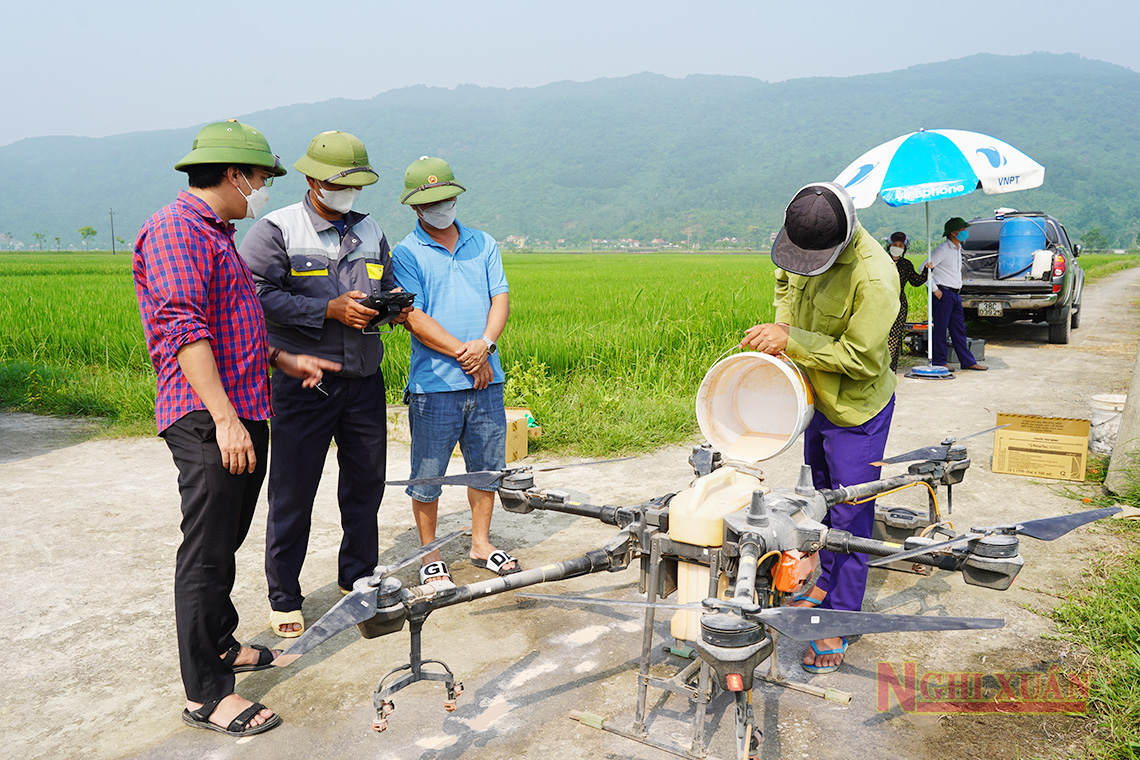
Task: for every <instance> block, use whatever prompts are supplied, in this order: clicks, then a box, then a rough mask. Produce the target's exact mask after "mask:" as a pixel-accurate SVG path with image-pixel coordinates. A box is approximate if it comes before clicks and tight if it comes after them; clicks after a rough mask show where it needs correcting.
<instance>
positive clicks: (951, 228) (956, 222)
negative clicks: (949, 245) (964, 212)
mask: <svg viewBox="0 0 1140 760" xmlns="http://www.w3.org/2000/svg"><path fill="white" fill-rule="evenodd" d="M969 226H970V224H969V222H967V221H966V220H965V219H963V218H962V217H960V216H952V217H950V218H949V219H947V220H946V224H945V225H943V227H942V237H950V236H951V235H952V234H954V233H955V232H961V231H962V230H964V229H966V228H967V227H969Z"/></svg>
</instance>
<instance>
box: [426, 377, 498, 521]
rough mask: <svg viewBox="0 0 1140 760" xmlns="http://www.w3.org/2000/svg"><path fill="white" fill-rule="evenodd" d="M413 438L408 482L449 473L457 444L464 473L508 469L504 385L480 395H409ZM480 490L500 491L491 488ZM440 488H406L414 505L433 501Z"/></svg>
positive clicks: (444, 393)
mask: <svg viewBox="0 0 1140 760" xmlns="http://www.w3.org/2000/svg"><path fill="white" fill-rule="evenodd" d="M408 425H409V427H410V428H411V433H412V474H411V478H409V479H411V480H415V479H418V478H437V477H439V476H441V475H444V474H446V473H447V463H448V462H449V461H451V452H452V451H454V450H455V444H456V443H458V444H459V449H460V451H462V452H463V463H464V464H465V465H466V466H467V472H478V471H480V470H501V469H503V468H504V467H506V466H507V461H506V460H507V412H506V409H505V408H504V406H503V384H502V383H495V384H493V385H488V386H487V387H486V388H484V389H483V390H480V391H477V390H474V389H471V390H463V391H444V392H440V393H412V394H410V396H409V398H408ZM480 490H483V491H495V490H498V489H497V488H496V487H494V486H492V487H490V488H482V489H480ZM442 492H443V488H442V487H441V486H425V485H418V486H408V487H407V489H406V493H407V494H408V496H411V497H412V498H413V499H415V500H416V501H435V500H436V499H438V498H439V495H440V494H441V493H442Z"/></svg>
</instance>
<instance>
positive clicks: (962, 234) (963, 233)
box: [958, 230, 970, 243]
mask: <svg viewBox="0 0 1140 760" xmlns="http://www.w3.org/2000/svg"><path fill="white" fill-rule="evenodd" d="M968 237H970V231H969V230H958V242H959V243H965V242H966V238H968Z"/></svg>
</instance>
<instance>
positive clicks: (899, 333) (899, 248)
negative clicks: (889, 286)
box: [887, 232, 927, 372]
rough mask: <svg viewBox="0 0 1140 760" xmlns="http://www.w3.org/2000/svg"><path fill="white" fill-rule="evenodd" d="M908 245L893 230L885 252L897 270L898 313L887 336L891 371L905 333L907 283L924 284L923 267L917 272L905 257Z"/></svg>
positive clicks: (897, 365)
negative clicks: (892, 260) (920, 272)
mask: <svg viewBox="0 0 1140 760" xmlns="http://www.w3.org/2000/svg"><path fill="white" fill-rule="evenodd" d="M909 247H910V240H909V239H908V238H907V236H906V233H903V232H895V233H892V234H891V241H890V247H889V248H888V249H887V252H888V253H890V254H891V258H892V259H894V261H895V266H896V267H898V270H899V315H898V316H897V317H895V323H894V325H893V326H892V327H891V334H890V337H888V338H887V345H888V346H889V347H890V349H891V371H892V372H896V371H898V368H899V350H900V349H901V348H902V339H903V335H904V334H906V314H907V311H908V310H909V308H910V307H909V305H908V304H907V301H906V286H907V283H910V284H911V285H913V286H914V287H916V288H917V287H918V286H920V285H925V284H926V275H927V273H926V270H925V269H923V270H922V274H919V273H918V272H916V271H915V270H914V264H912V263H911V261H910V259H908V258H907V257H906V251H907V248H909Z"/></svg>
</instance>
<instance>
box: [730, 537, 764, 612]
mask: <svg viewBox="0 0 1140 760" xmlns="http://www.w3.org/2000/svg"><path fill="white" fill-rule="evenodd" d="M761 540H762V539H761V538H760V537H759V536H757V535H756V534H755V533H745V534H744V535H743V536H741V537H740V560H739V562H738V570H737V573H736V586H735V587H734V588H733V591H732V598H733V600H734V601H737V602H742V603H744V604H751V603H752V597H753V595H754V594H755V593H756V572H757V560H758V559H759V557H760V542H761Z"/></svg>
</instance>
